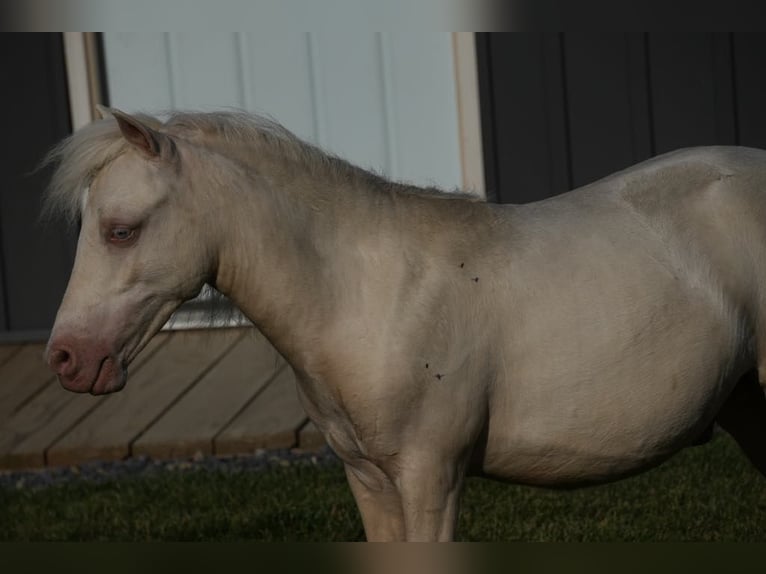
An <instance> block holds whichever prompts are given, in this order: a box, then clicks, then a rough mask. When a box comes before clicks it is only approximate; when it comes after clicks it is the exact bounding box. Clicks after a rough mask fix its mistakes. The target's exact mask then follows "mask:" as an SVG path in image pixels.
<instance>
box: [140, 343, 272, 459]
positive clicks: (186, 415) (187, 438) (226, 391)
mask: <svg viewBox="0 0 766 574" xmlns="http://www.w3.org/2000/svg"><path fill="white" fill-rule="evenodd" d="M284 365H285V362H284V359H282V358H281V356H280V355H279V353H277V351H276V350H275V349H274V348H273V347H272V346H271V345H270V344H269V343H268V341H267V340H266V339H265V338H264V337H262V336H259V335H258V336H247V337H244V338H243V339H241V340H240V341H239V342H238V343H237V344H236V345H235V346H234V348H233V349H232V350H231V352H229V353H227V355H226V356H225V357H224V358H223V359H222V360H221V361H220V362H219V363H218V364H217V365H216V366H215V367H213V368H212V369H211V370H210V371H208V373H207V374H206V375H205V376H204V377H203V378H202V379H201V380H200V381H199V383H197V384H196V385H195V386H194V388H193V389H191V390H190V391H189V392H188V393H187V394H186V395H184V396H183V397H182V398H181V399H180V400H179V401H178V402H177V403H176V404H174V405H173V408H172V409H170V410H169V411H168V412H167V413H166V414H165V415H164V416H163V417H162V418H161V419H160V420H158V421H157V422H156V423H155V424H153V425H152V426H151V427H150V428H149V429H148V430H147V431H146V432H145V433H144V434H143V435H142V436H141V437H140V438H139V439H138V440H136V442H135V443H134V444H133V449H132V452H133V456H138V455H148V456H152V457H156V458H163V457H164V458H178V457H187V456H193V455H195V454H197V453H201V454H212V452H213V438H214V437H215V436H216V435H217V434H218V433H219V432H220V431H221V429H223V428H224V427H226V425H227V424H228V423H229V422H231V421H232V419H234V417H235V416H236V415H237V413H238V412H239V411H241V410H242V408H243V407H244V406H245V405H247V404H248V402H249V401H251V400H252V399H253V398H254V397H255V396H256V395H257V394H258V393H259V392H261V391H262V390H263V388H264V387H265V386H266V384H267V383H268V382H269V381H270V380H271V379H272V378H273V377H274V376H275V374H276V373H277V372H278V371H279V370H280V369H283V368H284Z"/></svg>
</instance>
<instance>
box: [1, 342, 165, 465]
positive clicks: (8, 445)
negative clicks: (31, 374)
mask: <svg viewBox="0 0 766 574" xmlns="http://www.w3.org/2000/svg"><path fill="white" fill-rule="evenodd" d="M166 341H167V338H166V336H165V335H162V334H161V335H158V336H157V337H155V338H154V339H153V340H152V341H151V342H150V343H149V345H147V348H146V349H144V351H143V352H142V353H141V354H140V355H139V356H138V357H137V358H136V360H135V362H134V366H133V368H132V370H133V371H134V372H140V368H141V366H142V364H143V363H145V362H146V361H147V360H148V359H149V358H150V357H151V356H152V355H153V353H154V352H156V351H157V349H159V348H160V347H161V346H162V345H163V344H164V343H165V342H166ZM113 396H116V395H107V396H101V397H94V396H91V395H88V394H77V393H72V392H69V391H67V390H65V389H63V388H62V387H61V385H59V383H58V381H56V380H55V379H51V380H49V381H48V382H47V383H46V384H45V386H44V388H43V390H42V391H41V392H40V393H38V394H37V395H36V396H35V397H34V398H33V399H32V400H31V401H29V402H28V403H27V404H25V405H24V406H23V407H22V408H20V409H18V410H17V411H15V412H14V413H13V414H12V415H11V416H9V417H7V418H2V419H0V467H3V468H33V467H40V466H44V465H45V463H46V459H45V451H46V449H47V448H48V447H49V446H50V445H51V444H52V443H54V442H55V441H56V440H58V439H59V438H60V437H61V436H65V435H66V433H67V432H68V431H69V430H70V429H71V428H72V427H73V426H75V425H76V424H77V423H78V422H79V421H81V420H82V419H83V418H85V417H87V416H88V415H89V414H90V413H92V412H93V411H95V410H96V409H98V408H99V407H101V406H102V405H103V404H104V403H105V402H106V401H108V400H109V399H110V397H113ZM73 460H74V459H73Z"/></svg>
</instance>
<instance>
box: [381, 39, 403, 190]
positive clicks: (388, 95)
mask: <svg viewBox="0 0 766 574" xmlns="http://www.w3.org/2000/svg"><path fill="white" fill-rule="evenodd" d="M376 37H377V40H378V54H379V57H380V75H381V85H382V92H383V93H382V100H383V109H382V112H383V125H384V127H385V131H384V136H385V148H386V170H385V172H386V175H387V176H388V177H390V178H392V179H399V178H400V176H401V174H400V172H399V157H398V156H399V149H398V143H399V139H398V135H397V129H396V123H397V119H396V104H395V101H394V78H395V74H394V72H393V70H392V65H393V64H392V62H391V43H390V36H389V33H387V32H377V33H376Z"/></svg>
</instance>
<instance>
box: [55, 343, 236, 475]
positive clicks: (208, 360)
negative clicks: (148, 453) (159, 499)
mask: <svg viewBox="0 0 766 574" xmlns="http://www.w3.org/2000/svg"><path fill="white" fill-rule="evenodd" d="M243 336H244V331H243V330H242V329H226V330H223V329H221V330H215V331H188V332H176V333H173V334H172V336H171V337H170V340H169V341H168V342H167V344H166V345H165V346H164V347H163V349H162V352H159V353H156V354H155V355H154V356H152V357H151V358H150V359H149V360H148V361H147V362H146V364H145V365H144V366H143V367H142V368H141V369H140V370H139V371H138V372H137V373H136V374H135V375H134V376H133V377H132V379H130V380H128V384H127V386H126V388H125V389H124V390H123V391H121V392H119V393H115V394H113V395H109V396H107V397H106V398H105V400H104V404H102V405H101V406H100V407H99V408H98V409H95V410H94V411H93V412H92V413H91V414H90V416H88V417H87V418H85V419H84V420H83V421H81V422H80V423H79V424H78V425H77V426H75V427H74V428H73V429H72V430H71V431H69V432H68V433H67V434H66V435H64V436H62V437H61V438H60V439H59V440H57V441H56V442H55V443H54V444H53V445H51V446H50V448H49V449H48V450H47V461H48V465H49V466H58V465H66V464H72V463H74V462H82V461H86V460H97V459H122V458H125V457H127V456H129V455H130V454H131V450H130V448H131V444H132V443H133V441H135V440H136V439H138V438H139V437H140V436H141V435H142V434H143V433H144V432H145V431H146V429H148V428H149V427H151V426H152V424H154V423H155V421H156V420H157V419H158V418H159V417H161V416H162V415H163V414H164V413H165V412H166V411H167V410H168V409H169V408H170V407H171V406H172V405H173V404H174V403H175V402H176V401H178V400H179V398H180V397H182V396H183V395H184V394H185V393H186V392H188V391H189V390H190V389H191V388H192V387H193V386H194V385H195V384H196V383H197V382H198V381H199V380H200V379H201V378H202V377H203V376H204V375H205V373H207V371H208V370H209V369H211V368H212V367H214V366H215V365H216V364H217V363H218V362H219V361H220V360H221V358H222V357H223V356H224V355H225V354H226V353H227V352H228V351H229V350H230V349H231V348H232V347H233V346H234V344H235V343H236V342H237V341H239V340H240V339H241V338H242V337H243Z"/></svg>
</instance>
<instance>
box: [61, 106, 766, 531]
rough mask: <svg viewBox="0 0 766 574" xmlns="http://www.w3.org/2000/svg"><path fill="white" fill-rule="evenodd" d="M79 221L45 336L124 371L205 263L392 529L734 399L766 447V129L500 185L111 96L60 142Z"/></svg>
mask: <svg viewBox="0 0 766 574" xmlns="http://www.w3.org/2000/svg"><path fill="white" fill-rule="evenodd" d="M51 159H52V160H53V161H55V162H57V164H58V167H57V170H56V171H55V174H54V176H53V179H52V183H51V187H50V190H49V194H48V199H47V207H48V209H49V210H51V211H54V212H59V213H63V214H64V215H65V216H67V217H68V218H70V219H72V220H75V219H79V220H80V221H81V230H80V235H79V240H78V246H77V255H76V260H75V264H74V268H73V271H72V275H71V278H70V281H69V285H68V288H67V290H66V294H65V296H64V299H63V302H62V303H61V307H60V309H59V312H58V315H57V318H56V322H55V325H54V328H53V331H52V334H51V338H50V341H49V343H48V348H47V361H48V363H49V365H50V367H51V368H52V369H53V370H54V371H55V372H56V373H57V374H58V378H59V380H60V382H61V384H62V385H63V386H64V387H65V388H67V389H69V390H72V391H77V392H90V393H93V394H101V393H109V392H114V391H118V390H120V389H122V388H123V386H124V385H125V383H126V379H127V372H128V365H129V364H130V362H131V361H132V360H133V359H134V358H135V357H136V355H137V354H138V353H139V352H140V351H141V349H142V347H143V346H144V345H146V343H147V342H148V341H149V340H150V339H151V338H152V336H153V335H154V334H155V333H156V332H157V331H158V330H159V329H160V328H161V327H162V325H163V324H164V323H165V322H166V321H167V320H168V318H169V317H170V315H171V313H173V311H174V310H175V309H176V308H177V307H178V306H179V305H181V303H183V302H184V301H185V300H188V299H190V298H192V297H194V296H195V295H197V293H198V292H199V291H200V289H201V287H202V286H203V285H204V284H205V283H208V284H210V285H213V286H214V287H215V288H216V289H218V290H219V291H220V292H222V293H223V294H225V295H227V296H228V297H229V298H230V299H231V300H233V301H234V302H235V303H236V304H237V305H238V307H239V308H240V309H241V310H242V311H243V312H244V313H245V315H246V316H247V317H248V318H249V319H251V320H252V321H253V323H254V324H255V325H257V326H258V328H259V329H260V331H261V332H262V333H263V334H264V335H265V336H266V337H267V338H268V339H269V341H271V343H272V344H273V345H274V346H275V347H276V349H277V350H278V351H279V352H280V353H281V354H282V355H283V356H284V357H285V358H286V360H287V361H288V362H289V364H290V365H291V366H292V368H293V369H294V371H295V373H296V375H297V379H298V381H299V382H298V394H299V396H300V398H301V401H302V404H303V405H304V407H305V409H306V411H307V414H308V415H309V417H310V418H311V420H312V421H313V422H314V423H315V424H316V426H317V427H318V428H319V429H320V430H321V431H322V433H323V434H324V436H325V437H326V439H327V442H328V443H329V445H330V446H331V447H332V448H333V449H334V451H335V452H336V453H337V454H338V456H339V457H340V459H341V460H342V461H343V463H344V465H345V470H346V475H347V477H348V482H349V485H350V487H351V490H352V491H353V494H354V497H355V500H356V502H357V505H358V507H359V510H360V513H361V516H362V520H363V524H364V528H365V532H366V535H367V538H368V539H369V540H449V539H451V538H452V537H453V534H454V528H455V523H456V519H457V514H458V502H459V496H460V492H461V487H462V485H463V482H464V478H465V476H466V475H467V474H469V473H471V474H479V475H483V476H487V477H492V478H497V479H501V480H507V481H513V482H519V483H525V484H532V485H541V486H552V487H556V486H562V487H574V486H579V485H585V484H593V483H599V482H605V481H610V480H615V479H619V478H621V477H625V476H629V475H631V474H635V473H637V472H640V471H642V470H645V469H647V468H650V467H653V466H655V465H657V464H659V463H661V462H662V461H664V460H665V459H667V458H668V457H670V456H671V455H673V454H674V453H676V452H678V451H679V450H680V449H683V448H684V447H686V446H689V445H691V444H694V443H695V442H696V441H697V440H698V439H699V437H700V436H701V435H704V433H705V431H706V429H709V428H710V427H711V425H713V424H714V423H717V424H718V425H719V426H721V427H722V428H723V429H725V430H726V431H728V432H729V433H731V435H733V437H734V438H735V439H736V440H737V441H738V443H739V444H740V445H741V447H742V448H743V450H744V452H745V454H746V455H747V456H748V457H749V459H750V460H751V461H752V462H753V463H754V464H755V465H756V467H757V468H758V469H759V470H761V471H766V450H765V449H764V445H765V444H766V443H765V442H764V439H765V438H766V400H764V394H763V391H762V389H761V384H762V382H763V381H764V378H765V377H766V152H763V151H759V150H754V149H747V148H733V147H711V148H694V149H687V150H680V151H677V152H673V153H670V154H667V155H663V156H660V157H657V158H655V159H651V160H649V161H646V162H644V163H642V164H639V165H637V166H635V167H632V168H630V169H627V170H625V171H622V172H619V173H617V174H614V175H611V176H609V177H606V178H605V179H602V180H600V181H597V182H595V183H593V184H591V185H588V186H585V187H583V188H580V189H577V190H575V191H571V192H569V193H566V194H563V195H561V196H558V197H555V198H552V199H549V200H545V201H541V202H538V203H533V204H529V205H493V204H489V203H486V202H483V201H479V200H477V199H475V198H471V197H470V196H467V195H460V194H456V193H444V192H440V191H438V190H434V189H422V188H417V187H413V186H409V185H404V184H400V183H394V182H390V181H387V180H385V179H383V178H382V177H379V176H378V175H376V174H373V173H370V172H368V171H365V170H362V169H359V168H357V167H354V166H352V165H350V164H349V163H346V162H345V161H343V160H341V159H339V158H336V157H333V156H330V155H328V154H326V153H324V152H322V151H321V150H319V149H317V148H315V147H313V146H311V145H309V144H306V143H304V142H302V141H300V140H299V139H298V138H296V137H295V136H294V135H292V134H291V133H290V132H288V131H287V130H285V129H284V128H282V127H280V126H279V125H278V124H276V123H274V122H271V121H268V120H265V119H262V118H259V117H254V116H250V115H247V114H244V113H236V112H225V113H178V114H175V115H172V116H171V117H170V118H169V119H167V120H166V121H164V122H162V121H159V120H157V119H155V118H152V117H149V116H134V115H128V114H125V113H122V112H119V111H117V110H109V111H108V114H107V117H105V118H104V119H102V120H99V121H96V122H94V123H92V124H91V125H89V126H87V127H85V128H84V129H82V130H80V131H78V132H76V133H75V134H74V135H73V136H71V137H70V138H69V139H67V140H65V141H64V142H62V143H61V144H60V145H59V146H58V147H57V148H56V149H55V150H54V151H53V152H52V155H51Z"/></svg>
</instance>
